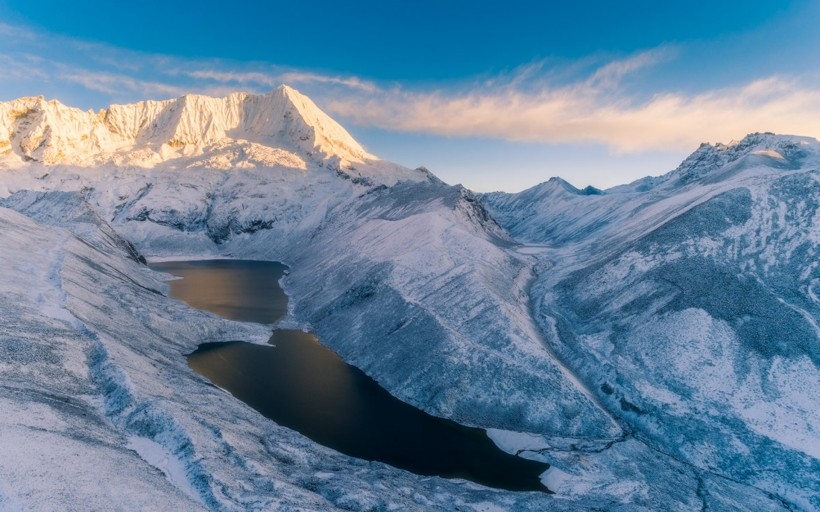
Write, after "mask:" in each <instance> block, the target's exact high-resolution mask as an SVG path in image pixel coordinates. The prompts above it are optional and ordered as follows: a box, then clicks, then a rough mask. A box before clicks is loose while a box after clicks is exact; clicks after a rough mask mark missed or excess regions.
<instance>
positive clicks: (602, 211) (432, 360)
mask: <svg viewBox="0 0 820 512" xmlns="http://www.w3.org/2000/svg"><path fill="white" fill-rule="evenodd" d="M818 168H820V143H818V142H817V141H816V140H814V139H809V138H803V137H794V136H780V135H773V134H752V135H749V136H747V137H746V138H744V139H743V140H741V141H740V142H737V143H732V144H729V145H721V144H718V145H702V146H701V147H700V148H698V149H697V150H696V151H695V152H694V153H693V154H692V155H691V156H690V157H689V158H687V159H686V160H685V161H684V162H683V163H682V164H681V165H680V167H678V169H676V170H674V171H672V172H671V173H668V174H666V175H664V176H661V177H653V178H644V179H642V180H638V181H636V182H634V183H631V184H628V185H623V186H620V187H615V188H612V189H608V190H598V189H594V188H589V187H588V188H587V189H583V190H579V189H576V188H575V187H573V186H572V185H570V184H568V183H567V182H565V181H563V180H561V179H560V178H553V179H551V180H549V181H547V182H544V183H542V184H540V185H538V186H536V187H533V188H531V189H529V190H526V191H523V192H520V193H518V194H507V193H492V194H475V193H473V192H471V191H469V190H467V189H465V188H463V187H461V186H449V185H447V184H445V183H443V182H441V181H440V180H439V179H437V178H436V177H435V176H434V175H432V174H431V173H430V172H429V171H426V170H425V169H416V170H412V169H407V168H404V167H402V166H400V165H397V164H393V163H390V162H385V161H383V160H380V159H378V158H377V157H375V156H373V155H370V154H368V153H367V152H366V151H365V150H364V149H363V148H362V147H361V145H359V144H358V143H357V142H356V141H355V140H354V139H353V138H352V137H351V136H350V135H349V134H348V133H347V132H346V131H345V130H344V129H343V128H342V127H341V126H339V124H338V123H336V122H335V121H334V120H332V119H331V118H330V117H328V116H327V115H326V114H324V113H323V112H322V111H321V110H320V109H319V108H318V107H316V105H315V104H313V102H312V101H311V100H310V99H308V98H306V97H305V96H303V95H301V94H300V93H298V92H297V91H295V90H293V89H291V88H289V87H286V86H282V87H280V88H278V89H276V90H274V91H273V92H272V93H270V94H267V95H261V96H254V95H247V94H232V95H230V96H228V97H226V98H209V97H204V96H193V95H189V96H184V97H182V98H179V99H176V100H168V101H160V102H154V101H147V102H141V103H137V104H133V105H123V106H112V107H109V108H108V109H106V110H103V111H100V112H97V113H95V112H84V111H81V110H78V109H73V108H70V107H66V106H63V105H61V104H59V103H57V102H54V101H45V100H44V99H43V98H22V99H19V100H15V101H11V102H7V103H0V233H2V234H3V237H4V239H5V243H4V244H2V245H0V268H2V269H3V272H4V273H5V274H6V278H5V279H3V280H0V291H1V292H2V293H0V297H1V298H0V312H2V314H3V317H4V318H6V319H7V321H6V322H5V323H4V324H2V325H0V386H2V388H3V389H5V390H7V391H8V392H6V393H4V394H3V398H0V407H2V410H3V411H4V416H3V418H4V419H2V420H0V476H2V479H0V508H4V507H9V508H11V509H15V508H23V509H28V508H34V509H37V508H40V509H43V508H53V507H52V506H51V505H54V504H56V503H58V502H59V503H63V504H64V505H63V506H64V507H65V508H95V507H97V508H123V509H146V508H151V507H152V504H153V508H160V509H169V508H176V509H180V510H185V509H199V508H202V507H205V508H208V509H214V510H257V509H259V510H262V509H280V508H288V507H290V508H294V509H306V510H326V509H329V508H339V509H347V510H351V509H353V510H388V509H391V508H400V509H418V510H431V509H433V510H435V509H438V510H455V509H456V508H462V509H465V510H490V509H499V508H500V509H509V510H595V509H607V510H619V509H620V510H641V509H644V510H692V509H703V510H737V509H746V510H780V509H783V510H816V509H820V501H818V496H820V452H819V451H818V448H817V447H818V446H820V434H819V433H820V407H818V406H817V403H816V402H817V401H816V397H817V396H820V371H818V368H819V367H820V328H818V322H820V300H818V299H817V296H818V295H817V294H818V293H820V291H818V289H817V286H818V283H820V269H818V263H817V262H818V261H820V259H818V255H817V251H818V248H820V219H818V207H819V206H820V172H818ZM170 257H173V258H213V257H232V258H246V259H269V260H276V261H282V262H284V263H286V264H288V265H289V266H290V268H291V272H290V274H289V275H288V276H286V278H285V279H284V281H283V285H284V288H285V290H286V291H287V292H288V294H289V297H290V313H289V315H288V317H287V319H286V320H285V321H284V323H283V325H285V326H289V327H302V328H310V329H311V330H312V331H314V332H316V333H317V335H318V336H319V338H320V340H321V341H322V342H323V343H324V344H326V345H327V346H329V347H330V348H332V349H333V350H335V351H336V352H338V353H339V354H340V355H341V356H342V357H343V358H344V359H345V360H346V361H348V362H349V363H351V364H354V365H356V366H358V367H359V368H361V369H362V370H364V371H365V372H366V373H367V374H368V375H370V376H372V377H373V378H374V379H376V380H377V381H378V382H379V383H380V384H382V386H384V387H385V388H386V389H387V390H388V391H390V392H391V393H392V394H394V395H395V396H397V397H398V398H400V399H402V400H404V401H406V402H409V403H411V404H413V405H415V406H417V407H419V408H422V409H424V410H425V411H427V412H430V413H432V414H435V415H438V416H442V417H446V418H451V419H454V420H456V421H459V422H461V423H464V424H468V425H474V426H480V427H484V428H488V429H490V430H489V432H490V435H491V437H492V438H493V439H494V440H495V441H496V442H497V443H498V444H499V446H501V447H503V448H504V449H506V450H508V451H511V452H513V453H520V454H522V455H524V456H527V457H531V458H536V459H538V460H542V461H545V462H548V463H549V464H550V465H551V467H550V469H549V470H548V471H547V473H545V474H544V475H543V476H542V481H544V483H545V484H546V485H547V487H549V488H550V489H551V490H552V491H554V492H555V495H546V494H542V493H511V492H507V491H500V490H494V489H486V488H482V487H480V486H477V485H475V484H472V483H469V482H463V481H458V480H454V481H447V480H443V479H437V478H429V477H419V476H416V475H412V474H409V473H406V472H403V471H399V470H396V469H393V468H390V467H389V466H385V465H382V464H376V463H367V462H363V461H359V460H356V459H351V458H349V457H346V456H343V455H340V454H337V453H334V452H332V451H330V450H328V449H326V448H324V447H321V446H318V445H316V444H314V443H312V442H310V441H308V440H306V439H305V438H303V437H301V436H300V435H299V434H296V433H294V432H291V431H289V430H287V429H284V428H282V427H278V426H276V425H274V424H273V423H272V422H270V421H269V420H266V419H264V418H262V417H261V416H260V415H259V414H258V413H256V412H255V411H253V410H252V409H250V408H248V407H247V406H245V405H244V404H242V403H241V402H238V401H236V400H234V399H233V398H232V397H231V396H230V395H227V394H226V393H224V392H222V391H220V390H218V389H215V388H213V387H212V386H209V385H208V383H207V382H205V381H204V379H203V378H201V377H199V376H198V375H196V374H194V373H193V372H192V371H191V370H190V369H188V367H187V365H186V363H185V357H184V354H186V353H189V352H191V351H193V350H194V349H195V348H196V346H197V344H199V343H201V342H204V341H227V340H233V339H248V340H250V341H264V339H265V338H266V335H267V333H266V331H265V329H264V328H262V326H254V325H250V324H240V323H237V322H231V321H227V320H221V319H217V318H214V317H212V316H209V315H206V314H204V313H201V312H199V311H194V310H191V309H190V308H187V307H185V306H183V305H181V304H179V303H176V302H175V301H172V300H170V299H168V298H167V297H166V296H165V295H164V293H165V290H166V288H167V287H166V285H165V284H164V283H163V282H162V281H161V277H162V276H160V275H158V274H157V273H154V272H152V271H150V270H148V269H147V268H146V267H145V266H144V264H143V263H141V262H144V261H145V258H148V259H149V260H150V259H152V258H170ZM11 411H14V412H13V413H11ZM5 412H8V414H5ZM24 439H25V440H26V441H25V442H26V443H27V446H28V447H29V448H27V450H21V448H20V443H22V442H23V441H22V440H24ZM397 442H401V440H397ZM129 446H130V447H131V449H129V448H128V447H129ZM158 461H159V462H158ZM103 487H104V489H103ZM146 489H150V492H147V491H146ZM58 500H59V501H58Z"/></svg>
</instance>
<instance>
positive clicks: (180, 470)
mask: <svg viewBox="0 0 820 512" xmlns="http://www.w3.org/2000/svg"><path fill="white" fill-rule="evenodd" d="M128 448H130V449H132V450H134V451H135V452H137V453H138V454H139V456H140V457H142V459H143V460H144V461H145V462H147V463H148V464H151V465H152V466H154V467H155V468H157V469H159V470H160V471H162V472H163V473H164V474H165V477H166V478H167V479H168V481H169V482H171V483H172V484H173V485H174V487H176V488H177V489H179V490H180V491H182V492H184V493H185V494H187V495H188V496H190V497H191V498H193V499H195V500H196V501H198V502H199V503H203V502H202V498H201V497H200V495H199V493H198V492H197V490H196V489H195V488H194V487H193V486H192V485H191V482H190V481H189V480H188V475H187V472H186V469H185V466H184V465H183V464H182V462H180V460H179V459H177V458H176V457H174V456H173V455H171V454H170V453H168V451H167V450H166V449H165V448H163V446H162V445H161V444H159V443H156V442H154V441H152V440H150V439H146V438H144V437H139V436H129V438H128ZM203 505H204V503H203Z"/></svg>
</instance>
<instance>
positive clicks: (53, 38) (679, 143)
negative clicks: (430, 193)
mask: <svg viewBox="0 0 820 512" xmlns="http://www.w3.org/2000/svg"><path fill="white" fill-rule="evenodd" d="M818 14H820V9H818V7H817V5H816V2H811V1H808V0H793V1H786V0H779V1H775V0H758V1H753V2H750V1H748V0H746V1H738V0H728V1H723V2H711V1H701V0H689V1H685V2H684V1H678V2H658V1H657V0H654V1H648V0H638V1H632V2H612V1H599V2H566V1H562V2H539V1H519V0H507V1H505V2H474V1H473V2H468V1H462V0H452V1H442V0H439V1H432V0H417V1H412V2H389V1H384V0H381V1H371V0H367V1H357V2H338V1H334V2H326V1H313V2H258V1H255V2H251V1H248V0H233V1H231V2H208V1H188V0H186V1H177V2H167V1H163V2H160V1H156V0H143V1H140V2H111V1H110V0H109V1H100V0H91V1H85V2H76V3H66V2H62V1H56V0H39V1H37V2H33V1H31V0H25V1H20V0H0V100H7V99H12V98H13V97H16V96H19V95H24V94H27V95H31V94H45V95H47V96H49V97H55V98H57V99H59V100H60V101H63V102H64V103H67V104H72V105H76V106H80V107H83V108H88V107H94V108H100V107H103V106H105V105H107V104H108V103H110V102H119V103H123V102H128V101H134V100H136V99H144V98H147V97H156V98H164V97H170V96H173V95H175V94H176V93H177V92H186V91H191V92H203V93H209V94H220V93H223V92H225V91H227V90H231V89H243V90H252V91H260V92H261V91H264V90H267V89H270V88H271V87H272V86H273V85H275V83H276V82H277V80H282V81H287V82H290V83H291V85H293V86H295V87H296V88H297V89H300V90H302V91H303V92H305V93H306V94H308V95H309V96H311V97H312V98H313V99H314V100H315V101H316V102H317V104H319V106H320V107H322V108H323V109H325V110H327V111H328V112H329V113H331V115H333V116H334V117H336V118H337V119H339V120H340V121H341V122H342V123H343V124H344V125H345V126H346V127H347V128H348V129H350V131H351V132H352V133H353V134H354V136H357V137H358V138H359V139H360V140H361V141H362V142H363V143H364V144H365V145H366V146H367V147H368V149H370V150H371V152H374V153H376V154H378V155H380V156H382V157H385V158H388V159H392V160H397V161H399V162H400V163H403V164H405V165H409V166H415V165H426V166H427V167H429V168H431V170H433V171H434V172H436V173H437V174H439V175H441V176H442V178H443V179H445V180H446V181H450V182H457V181H459V182H464V183H465V184H466V185H468V186H472V187H473V188H477V189H481V190H489V189H498V188H504V189H508V190H510V189H520V188H523V187H524V186H529V185H533V184H535V183H537V182H539V181H543V180H546V179H548V178H549V177H550V176H552V175H562V176H564V177H566V178H568V179H569V180H570V181H572V182H573V183H575V184H577V185H579V186H583V185H586V184H588V183H592V184H595V185H598V186H610V185H614V184H617V183H620V182H624V181H628V180H631V179H634V178H637V177H639V176H642V175H645V174H658V173H661V172H665V171H668V170H670V169H671V168H672V167H674V166H675V165H676V164H677V162H678V161H679V160H680V159H681V158H682V157H683V156H685V155H686V154H687V153H688V152H689V151H690V150H692V149H694V147H696V145H697V144H696V143H697V142H698V141H700V140H704V139H706V140H708V139H709V138H710V137H723V138H724V140H723V141H724V142H728V141H729V139H731V138H740V137H742V136H743V135H745V131H753V130H773V131H784V130H785V131H801V132H803V134H805V135H818V134H820V133H818V130H814V131H813V132H812V133H806V132H807V131H809V132H811V131H812V128H815V127H816V125H812V123H811V119H810V116H809V115H808V114H809V113H811V112H814V111H813V110H812V109H813V108H815V107H818V103H820V101H818V98H817V94H818V87H817V85H818V72H820V64H817V63H815V61H818V60H820V59H816V58H815V57H814V56H813V55H812V54H813V53H815V52H816V49H817V48H818V47H819V46H818V43H820V37H818V36H817V35H816V29H815V27H816V25H817V23H818V22H820V19H818ZM27 70H30V71H27ZM818 110H820V107H818ZM764 125H765V126H764ZM770 125H771V126H770ZM707 128H708V129H707ZM701 137H702V138H701ZM642 141H643V142H642ZM711 141H712V142H716V141H717V140H711Z"/></svg>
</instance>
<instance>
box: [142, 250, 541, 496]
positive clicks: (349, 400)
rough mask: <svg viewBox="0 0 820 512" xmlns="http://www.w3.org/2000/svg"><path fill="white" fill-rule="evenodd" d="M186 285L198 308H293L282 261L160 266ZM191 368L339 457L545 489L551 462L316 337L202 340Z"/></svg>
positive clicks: (264, 313)
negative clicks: (405, 390) (419, 402)
mask: <svg viewBox="0 0 820 512" xmlns="http://www.w3.org/2000/svg"><path fill="white" fill-rule="evenodd" d="M151 268H152V269H154V270H159V271H162V272H167V273H169V274H173V275H176V276H180V277H182V279H177V280H172V281H169V282H168V284H169V285H170V287H171V290H170V295H171V297H174V298H176V299H178V300H181V301H184V302H186V303H188V304H190V305H191V306H194V307H196V308H199V309H203V310H207V311H211V312H213V313H215V314H218V315H220V316H224V317H226V318H231V319H234V320H241V321H247V322H258V323H263V324H272V323H274V322H276V321H278V320H279V319H281V318H282V317H283V316H284V315H285V314H286V312H287V296H286V295H285V293H284V292H283V291H282V289H281V287H280V286H279V283H278V281H279V279H280V278H281V277H282V276H283V275H284V273H285V272H286V271H287V267H286V266H284V265H282V264H281V263H276V262H260V261H245V260H205V261H182V262H163V263H154V264H151ZM188 365H189V366H190V367H191V368H192V369H194V370H195V371H197V372H198V373H200V374H201V375H203V376H205V377H207V378H208V379H209V380H210V381H211V382H213V383H214V384H216V385H217V386H219V387H221V388H223V389H226V390H228V391H229V392H230V393H231V394H232V395H233V396H235V397H236V398H238V399H239V400H242V401H243V402H245V403H246V404H248V405H250V406H251V407H253V408H254V409H256V410H257V411H259V412H260V413H262V414H263V415H264V416H266V417H268V418H270V419H271V420H273V421H275V422H276V423H278V424H280V425H282V426H285V427H288V428H292V429H294V430H296V431H298V432H301V433H302V434H303V435H305V436H307V437H309V438H310V439H312V440H314V441H316V442H318V443H320V444H323V445H325V446H328V447H330V448H333V449H334V450H337V451H339V452H341V453H344V454H347V455H350V456H353V457H357V458H360V459H365V460H376V461H381V462H385V463H387V464H390V465H392V466H395V467H397V468H401V469H405V470H407V471H411V472H413V473H416V474H420V475H436V476H441V477H445V478H463V479H465V480H471V481H473V482H477V483H480V484H483V485H486V486H488V487H495V488H500V489H507V490H513V491H547V489H546V488H545V487H544V486H543V484H541V482H540V480H539V476H540V475H541V474H542V473H543V472H544V471H546V470H547V468H549V465H548V464H545V463H541V462H536V461H531V460H527V459H523V458H521V457H516V456H514V455H511V454H508V453H506V452H504V451H502V450H501V449H499V448H498V447H497V446H496V445H495V444H494V443H493V442H492V441H491V440H490V438H489V437H487V434H486V432H485V431H484V430H482V429H478V428H471V427H465V426H463V425H459V424H458V423H455V422H453V421H450V420H445V419H441V418H437V417H435V416H431V415H429V414H427V413H425V412H423V411H421V410H419V409H417V408H415V407H413V406H411V405H409V404H406V403H404V402H402V401H400V400H398V399H397V398H394V397H393V396H392V395H390V394H389V393H388V392H387V391H386V390H385V389H383V388H382V387H381V386H380V385H379V384H378V383H376V381H374V380H373V379H371V378H370V377H368V376H367V375H365V374H364V372H362V371H361V370H359V369H358V368H356V367H353V366H350V365H349V364H347V363H345V362H344V361H343V360H342V359H341V358H340V357H339V356H338V355H337V354H336V353H335V352H333V351H332V350H330V349H328V348H326V347H324V346H323V345H322V344H321V343H319V341H318V340H317V339H316V337H315V336H314V335H313V334H311V333H306V332H302V331H296V330H285V329H278V330H274V331H273V335H272V336H271V339H270V341H269V344H268V345H267V346H265V345H255V344H251V343H246V342H242V341H234V342H228V343H205V344H202V345H200V346H199V348H198V349H197V350H196V351H194V352H193V353H191V354H190V355H189V356H188Z"/></svg>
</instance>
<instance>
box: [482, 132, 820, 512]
mask: <svg viewBox="0 0 820 512" xmlns="http://www.w3.org/2000/svg"><path fill="white" fill-rule="evenodd" d="M819 167H820V144H818V142H817V141H815V140H813V139H806V138H799V137H785V136H775V135H771V134H753V135H750V136H748V137H746V138H745V139H743V140H742V141H740V142H738V143H734V144H731V145H716V146H712V145H703V146H701V147H700V148H699V149H698V150H697V151H696V152H695V153H694V154H693V155H692V156H690V157H689V158H688V159H686V160H685V161H684V162H683V163H682V164H681V166H680V167H679V168H677V169H676V170H674V171H672V172H671V173H669V174H667V175H665V176H662V177H660V178H647V179H644V180H639V181H638V182H635V183H633V184H631V185H627V186H623V187H617V188H615V189H611V190H607V191H605V192H604V193H602V194H593V195H585V194H580V193H579V192H578V191H576V190H572V189H570V188H568V187H567V186H566V185H565V184H563V183H561V182H560V181H559V180H557V179H554V180H551V181H550V182H547V183H545V184H542V185H539V186H537V187H535V188H533V189H530V190H527V191H524V192H522V193H520V194H490V195H485V196H484V197H483V200H484V203H485V205H486V206H487V208H488V209H489V211H490V212H492V213H493V215H495V217H496V218H497V219H499V221H500V222H501V223H502V225H505V226H506V227H507V228H508V229H509V230H510V232H512V233H514V234H516V235H518V236H519V237H521V238H522V239H525V240H527V241H528V242H530V243H533V244H538V245H540V250H541V252H540V254H539V256H540V258H541V261H542V265H544V266H545V267H548V268H549V270H548V271H547V272H543V273H542V274H541V275H540V276H539V278H538V279H537V281H536V282H535V283H534V285H533V288H532V294H531V299H532V303H533V309H534V311H535V312H536V320H537V322H538V323H539V325H540V326H541V328H542V330H543V332H545V333H546V334H547V339H548V342H549V344H550V346H551V347H553V348H554V349H555V351H556V353H557V354H559V356H560V358H561V359H562V360H563V361H565V362H566V364H567V365H568V366H569V367H571V368H572V369H573V370H574V371H575V372H577V373H578V375H580V376H581V379H582V380H583V381H584V382H585V383H586V384H587V385H588V387H589V389H591V390H593V391H594V392H595V394H596V395H597V397H598V398H599V399H600V401H601V403H602V404H603V405H604V406H605V407H606V408H607V409H608V410H609V411H610V412H611V413H612V414H614V415H616V416H618V417H619V419H620V421H622V422H623V424H624V425H625V426H626V428H627V429H628V430H630V431H631V432H633V433H634V435H635V436H636V437H638V438H640V439H643V440H645V441H646V442H647V443H648V444H649V445H650V446H653V447H655V448H656V449H658V450H661V451H663V452H664V453H668V454H670V455H672V456H674V457H675V458H677V459H679V460H682V461H686V462H687V463H689V464H692V465H693V466H696V467H699V468H703V469H706V470H708V471H710V472H714V473H716V474H720V475H723V476H726V477H728V478H731V479H733V480H735V481H738V482H744V483H747V484H751V485H754V486H756V487H759V488H761V489H764V490H766V491H767V492H770V493H772V494H775V495H779V496H781V497H782V499H784V500H785V501H787V502H789V503H790V504H791V505H792V506H795V507H798V508H802V509H809V510H811V509H817V508H819V507H820V501H818V496H819V495H820V476H818V475H820V452H819V451H818V449H817V447H818V446H820V408H819V407H818V405H817V400H816V397H817V396H819V394H820V328H818V322H820V302H818V299H817V293H816V287H817V283H818V282H820V268H818V264H817V261H818V251H820V218H818V215H819V213H818V211H819V210H820V171H818V168H819ZM570 255H571V256H570Z"/></svg>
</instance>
